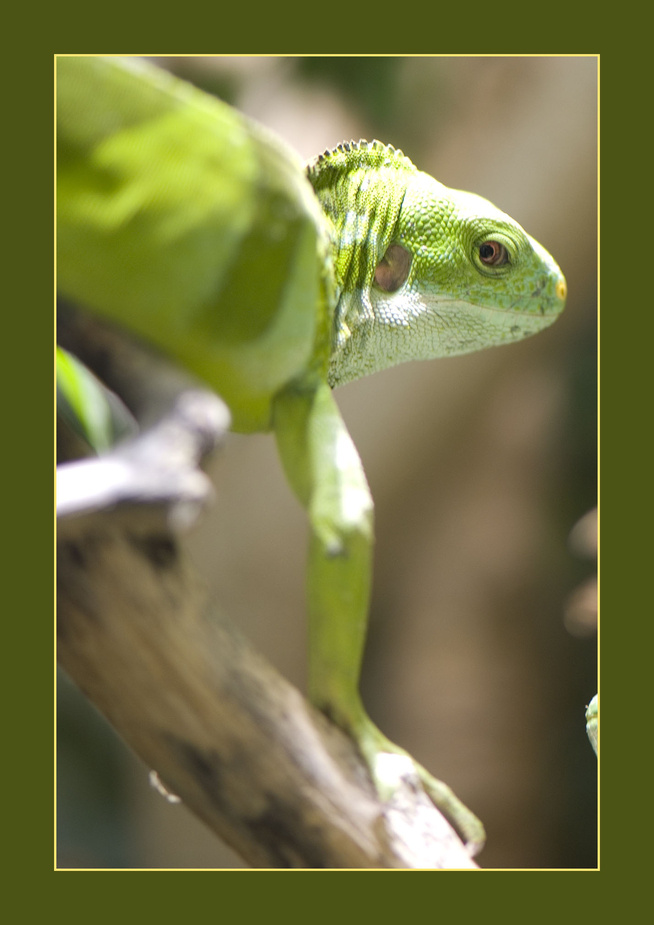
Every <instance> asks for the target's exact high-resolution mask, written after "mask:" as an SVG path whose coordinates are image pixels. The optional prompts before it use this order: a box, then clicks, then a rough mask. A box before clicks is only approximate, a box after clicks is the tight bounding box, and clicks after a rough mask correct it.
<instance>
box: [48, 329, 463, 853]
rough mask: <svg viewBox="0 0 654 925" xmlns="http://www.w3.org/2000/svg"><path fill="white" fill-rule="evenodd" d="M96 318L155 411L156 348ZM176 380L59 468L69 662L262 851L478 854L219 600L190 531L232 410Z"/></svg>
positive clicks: (239, 846) (169, 775)
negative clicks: (275, 662)
mask: <svg viewBox="0 0 654 925" xmlns="http://www.w3.org/2000/svg"><path fill="white" fill-rule="evenodd" d="M85 323H86V322H85ZM78 333H79V332H78ZM97 333H98V332H97V331H95V332H93V331H92V337H91V340H92V341H93V343H94V344H96V345H97V344H98V343H99V342H102V343H103V348H102V351H101V352H102V355H103V357H104V360H103V361H104V362H105V366H106V367H107V368H109V367H111V369H113V370H114V371H115V370H118V369H121V368H122V369H129V370H130V372H129V375H128V376H127V379H128V380H129V385H128V388H127V392H128V393H129V394H130V401H131V405H132V407H133V408H134V407H135V406H139V403H140V406H141V410H143V409H145V410H146V412H147V413H148V414H151V412H152V406H151V404H149V403H148V400H147V397H145V398H144V396H147V394H149V393H152V394H156V396H157V397H156V402H157V403H158V404H159V405H160V400H161V391H158V389H157V387H156V384H157V379H161V376H162V375H163V374H162V373H158V372H157V373H153V370H154V369H155V368H156V367H157V364H158V361H157V362H155V363H154V366H153V365H152V363H153V361H152V358H151V357H149V356H148V358H147V359H145V358H143V359H142V361H138V362H137V361H136V358H137V357H138V350H137V352H136V354H133V355H132V353H131V352H132V351H133V350H135V349H137V348H134V346H133V345H131V344H130V345H128V346H126V347H125V351H123V349H122V347H120V346H118V345H119V344H120V337H119V336H118V335H114V333H113V332H111V333H110V334H109V335H108V338H109V341H111V343H112V347H111V350H109V354H110V355H111V356H110V358H109V359H108V353H107V343H108V341H107V340H104V341H103V340H102V338H103V337H104V334H103V335H101V336H100V337H99V339H98V337H96V334H97ZM114 337H116V338H117V339H116V340H115V341H113V340H112V338H114ZM71 340H74V338H70V339H68V340H67V342H66V343H65V346H68V347H69V349H73V344H72V343H71ZM82 340H83V338H82ZM79 347H80V345H79V343H78V345H77V348H78V353H81V354H83V356H82V358H83V359H84V360H85V361H87V362H88V360H89V356H90V355H91V354H92V353H93V349H89V350H84V349H81V350H80V349H79ZM112 351H113V353H112ZM114 354H115V355H114ZM130 357H131V359H130ZM126 358H127V359H126ZM139 369H140V370H143V371H144V372H145V374H146V377H147V383H139V382H138V380H139V374H138V370H139ZM109 378H111V377H109ZM112 384H114V385H115V383H112ZM130 390H131V391H130ZM168 394H169V398H171V397H172V396H174V398H173V399H172V405H171V407H170V408H169V411H168V413H167V414H166V415H164V417H163V418H160V419H159V421H158V423H157V424H156V425H154V426H153V427H152V428H151V429H150V430H148V431H146V432H145V433H144V434H143V435H142V436H141V437H139V438H137V439H136V440H135V441H133V442H132V443H131V444H129V445H127V446H125V447H123V448H119V449H118V450H116V452H115V453H112V454H110V455H109V456H106V457H102V458H98V459H87V460H83V461H78V462H74V463H70V464H66V465H64V466H62V468H61V480H60V490H59V497H58V501H59V505H60V515H59V516H60V521H59V523H60V527H59V541H58V583H59V588H58V655H59V660H60V663H61V665H62V666H63V668H64V669H65V670H66V671H67V672H68V674H69V675H70V676H71V678H72V679H73V680H74V681H75V682H76V683H77V685H78V686H79V687H80V688H81V689H82V690H83V691H84V692H85V693H86V694H87V696H88V697H89V698H90V700H91V701H92V702H93V703H94V704H95V706H96V707H97V708H98V709H99V710H100V711H101V712H102V713H103V714H104V715H105V716H106V717H107V719H108V720H109V721H110V722H111V723H112V724H113V726H114V727H115V728H116V730H117V731H118V732H119V734H120V735H121V736H122V737H123V738H124V739H125V741H126V742H127V743H128V744H129V745H130V746H131V748H132V749H133V750H134V751H135V752H136V753H137V754H138V755H139V756H140V757H141V758H142V759H143V761H144V762H145V763H146V765H147V766H148V767H149V768H151V769H153V771H155V772H156V774H157V776H158V778H159V779H160V781H161V782H162V783H163V785H164V787H165V788H166V789H167V790H169V791H171V792H172V793H173V794H176V795H177V796H178V797H179V798H180V799H181V800H182V801H183V802H184V803H185V804H186V805H187V806H188V807H189V808H190V809H191V810H192V811H193V812H194V813H195V814H196V815H197V816H198V817H199V818H200V819H202V820H203V821H204V822H205V823H206V824H207V825H208V826H209V827H210V828H211V829H212V830H213V831H214V832H216V834H218V835H219V836H220V837H221V838H222V839H224V841H226V842H227V843H228V844H229V845H230V846H231V847H232V848H233V849H234V850H235V851H237V852H238V853H239V854H240V855H241V857H242V858H243V859H244V861H245V862H246V863H247V864H248V865H250V866H253V867H267V868H281V867H304V868H307V867H308V868H337V869H338V868H363V869H366V868H402V867H409V868H475V867H476V865H475V864H474V862H473V861H472V860H471V859H470V858H469V856H468V854H467V852H466V850H465V848H464V847H463V845H462V843H461V841H460V840H459V838H458V836H457V835H456V833H455V832H454V830H453V829H452V828H451V827H450V825H449V823H448V822H447V821H446V820H445V819H444V818H443V816H442V815H441V814H440V813H439V812H438V810H437V809H436V808H435V807H434V806H433V804H432V803H431V802H430V800H429V799H428V798H427V797H426V795H425V794H424V792H423V790H422V788H421V787H420V786H419V785H418V782H417V780H415V779H414V778H413V776H412V775H413V772H412V771H407V773H406V776H405V777H403V778H402V786H401V787H400V789H399V790H398V792H397V794H396V796H395V797H394V798H393V800H392V801H391V802H390V803H382V802H381V801H380V800H379V799H378V797H377V796H376V794H375V793H374V791H373V788H372V786H371V784H370V781H369V778H368V775H367V772H366V769H365V766H364V765H363V762H362V760H361V758H360V756H359V755H358V753H357V751H356V749H355V747H354V745H353V743H352V742H351V741H350V740H349V739H348V738H347V737H346V736H344V735H343V733H342V732H341V731H340V730H339V729H337V728H336V727H335V726H333V725H332V724H331V723H330V722H329V721H328V720H327V719H326V718H325V717H323V716H322V715H321V714H319V713H317V712H316V711H315V710H313V709H312V708H311V707H310V706H309V705H308V704H307V703H306V701H305V700H304V698H303V697H302V696H301V695H300V694H299V692H298V691H296V690H295V689H294V688H293V687H292V686H291V685H290V684H289V683H288V682H287V681H285V680H284V679H283V678H282V677H281V676H280V675H279V674H278V673H277V672H276V671H275V670H274V669H273V668H272V667H271V666H270V665H269V664H267V663H266V662H265V661H264V660H263V659H262V658H261V657H260V656H258V655H257V654H256V653H255V652H254V651H253V650H252V649H251V647H250V646H249V645H248V644H247V643H246V642H245V641H244V640H243V639H242V638H240V636H239V634H238V633H237V632H236V631H235V629H234V628H233V627H231V626H230V625H229V623H228V622H227V621H226V620H225V619H223V618H222V616H220V615H219V614H218V613H217V612H216V609H215V607H214V605H213V604H212V602H211V601H209V599H208V597H207V594H206V592H205V590H204V586H203V583H202V581H201V579H200V578H199V576H198V575H197V574H196V573H195V571H194V569H193V568H192V566H191V564H190V562H189V560H188V557H187V555H186V553H185V550H184V544H183V540H182V539H181V538H180V533H181V531H182V530H185V529H188V528H189V526H190V525H191V523H192V521H193V519H194V517H195V516H196V514H197V513H198V511H199V510H200V508H201V507H202V505H203V504H204V503H206V501H207V499H208V498H209V497H210V493H211V489H210V486H209V484H208V481H207V479H206V477H205V476H204V475H203V473H202V472H201V471H200V469H199V468H198V463H199V462H200V461H201V459H202V457H203V455H204V454H205V453H206V452H207V451H208V449H210V448H211V447H212V446H214V445H216V444H217V443H218V442H219V441H220V439H221V434H222V431H223V428H224V426H225V422H226V418H225V416H224V413H223V410H222V406H221V405H220V403H219V402H218V401H217V399H216V397H215V396H214V395H213V394H212V393H207V392H198V391H197V390H196V389H192V390H188V389H184V388H183V389H182V391H181V393H180V392H179V391H178V390H176V389H172V388H171V389H170V390H169V393H168ZM134 395H137V396H140V397H138V398H136V399H135V398H134ZM154 417H156V415H154Z"/></svg>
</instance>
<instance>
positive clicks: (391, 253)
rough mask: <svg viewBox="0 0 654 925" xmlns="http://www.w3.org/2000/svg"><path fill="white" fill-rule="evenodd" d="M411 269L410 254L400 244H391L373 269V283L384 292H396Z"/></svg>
mask: <svg viewBox="0 0 654 925" xmlns="http://www.w3.org/2000/svg"><path fill="white" fill-rule="evenodd" d="M410 269H411V253H410V251H408V250H407V249H406V248H405V247H402V245H401V244H391V246H390V247H389V248H388V250H387V251H386V253H385V254H384V256H383V257H382V259H381V260H380V262H379V263H378V264H377V266H376V267H375V282H376V283H377V285H378V286H379V288H380V289H383V290H384V292H397V290H398V289H399V288H400V286H403V285H404V283H405V282H406V280H407V277H408V275H409V270H410Z"/></svg>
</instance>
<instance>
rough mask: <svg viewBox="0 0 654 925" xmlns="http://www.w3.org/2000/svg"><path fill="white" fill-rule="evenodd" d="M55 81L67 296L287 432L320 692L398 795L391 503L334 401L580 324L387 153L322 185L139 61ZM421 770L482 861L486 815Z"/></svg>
mask: <svg viewBox="0 0 654 925" xmlns="http://www.w3.org/2000/svg"><path fill="white" fill-rule="evenodd" d="M58 83H59V103H58V114H59V126H60V137H59V144H60V148H59V155H58V157H59V188H58V239H59V264H58V267H59V269H58V273H59V284H60V288H61V289H62V290H63V292H64V293H65V294H67V295H68V296H70V297H72V298H73V299H75V300H76V301H78V302H81V303H83V304H85V305H86V306H88V307H90V308H92V309H95V310H97V311H100V312H101V313H103V314H105V315H108V316H109V317H111V318H114V319H116V320H118V321H120V322H122V323H123V324H125V325H127V326H128V327H130V328H132V329H133V330H135V331H137V332H138V333H140V334H142V335H145V336H147V337H148V338H149V339H150V340H152V341H154V342H155V343H157V344H158V345H159V346H160V347H162V348H164V349H165V350H166V351H168V352H169V353H170V354H172V355H173V356H174V357H176V358H177V359H179V360H180V361H181V362H183V363H185V364H186V365H188V366H190V367H191V369H192V370H193V371H194V372H195V373H197V374H198V375H200V376H202V377H203V378H205V379H206V380H207V381H208V382H209V383H210V384H211V385H212V386H213V387H214V388H215V389H216V391H217V392H218V393H219V394H220V395H221V396H222V397H223V398H224V399H225V401H226V402H227V404H228V405H229V406H230V409H231V411H232V415H233V420H234V425H235V427H236V429H240V430H243V431H252V430H261V429H272V430H273V431H274V433H275V437H276V440H277V444H278V447H279V451H280V455H281V458H282V461H283V465H284V469H285V472H286V475H287V477H288V480H289V482H290V484H291V486H292V487H293V489H294V491H295V493H296V494H297V496H298V498H299V499H300V501H301V503H302V504H303V505H304V507H305V508H306V511H307V515H308V518H309V523H310V527H311V543H310V554H309V567H308V573H309V574H308V598H309V612H310V695H311V697H312V699H313V701H314V702H315V703H316V704H317V705H318V706H319V707H320V708H321V709H323V710H324V711H325V712H326V713H327V714H328V715H330V716H331V717H332V718H333V719H334V720H335V721H336V722H338V723H339V724H340V725H341V726H342V727H343V728H345V729H346V730H348V731H349V732H350V733H351V734H352V735H353V737H354V738H355V739H356V741H357V742H358V744H359V746H360V748H361V751H362V753H363V755H364V756H365V758H366V760H367V762H368V765H369V767H370V769H371V773H372V776H373V779H374V780H375V782H376V784H377V786H378V788H379V790H380V792H381V793H382V794H384V795H388V793H389V792H390V791H391V790H392V788H393V781H392V780H389V779H388V776H387V771H388V767H389V762H388V760H387V758H388V755H389V754H395V755H404V754H405V753H403V752H402V751H401V750H400V749H397V748H396V747H395V746H394V745H392V744H391V743H390V742H388V740H386V739H385V738H384V737H383V736H382V734H381V733H380V732H379V731H378V730H377V729H376V728H375V727H374V726H373V725H372V723H371V722H370V720H369V719H368V717H367V715H366V713H365V711H364V709H363V707H362V705H361V702H360V699H359V695H358V678H359V672H360V667H361V659H362V654H363V647H364V641H365V630H366V622H367V611H368V603H369V593H370V584H371V569H372V543H373V524H372V510H373V505H372V499H371V497H370V493H369V490H368V486H367V483H366V479H365V475H364V472H363V469H362V466H361V463H360V460H359V457H358V454H357V452H356V449H355V447H354V444H353V443H352V441H351V438H350V436H349V434H348V432H347V430H346V428H345V425H344V423H343V421H342V419H341V417H340V413H339V411H338V408H337V406H336V403H335V401H334V398H333V396H332V387H333V386H336V385H340V384H342V383H345V382H348V381H351V380H353V379H356V378H358V377H360V376H363V375H366V374H368V373H372V372H375V371H377V370H380V369H384V368H387V367H389V366H393V365H395V364H397V363H400V362H403V361H405V360H409V359H427V358H432V357H443V356H449V355H452V354H458V353H465V352H468V351H471V350H476V349H480V348H483V347H487V346H491V345H493V344H504V343H508V342H510V341H515V340H519V339H520V338H522V337H525V336H527V335H529V334H532V333H534V332H536V331H538V330H540V329H542V328H544V327H545V326H546V325H548V324H550V323H551V322H552V321H553V320H554V319H555V318H556V317H557V315H558V314H559V312H560V311H561V310H562V308H563V305H564V299H565V282H564V279H563V276H562V275H561V272H560V270H559V269H558V267H557V266H556V264H555V263H554V261H553V260H552V258H551V257H550V256H549V255H548V254H547V253H546V252H545V251H544V250H543V248H542V247H540V245H538V244H537V243H536V242H535V241H533V240H532V239H531V238H529V236H528V235H526V234H525V232H524V231H523V230H522V229H521V228H520V226H519V225H517V224H516V223H515V222H513V221H512V220H511V219H510V218H509V217H508V216H506V215H504V214H503V213H501V212H499V211H498V210H497V209H496V208H495V207H494V206H492V205H491V204H490V203H488V202H486V201H485V200H483V199H481V198H479V197H477V196H474V195H472V194H470V193H463V192H458V191H453V190H449V189H447V188H446V187H444V186H443V185H442V184H440V183H438V182H437V181H436V180H434V179H432V178H431V177H429V176H428V175H427V174H424V173H422V172H420V171H418V170H417V169H416V168H415V167H414V166H413V164H412V163H411V162H410V161H409V159H408V158H406V157H405V156H404V155H403V154H402V153H401V152H400V151H398V150H395V149H394V148H392V147H388V146H385V145H383V144H381V143H380V142H376V141H375V142H371V143H366V142H359V143H349V144H343V145H340V146H339V147H338V148H336V149H334V150H333V151H330V152H325V153H324V154H323V155H320V156H319V157H318V158H316V159H315V160H314V161H313V162H312V163H311V164H310V165H309V166H308V167H307V170H306V174H304V172H303V171H302V168H301V165H300V164H299V162H298V161H297V157H296V156H295V155H294V154H293V152H292V151H289V150H288V149H287V148H286V147H285V146H283V145H282V144H281V143H280V142H279V141H278V140H277V139H275V138H273V137H271V135H270V133H268V132H266V131H265V130H262V129H261V128H260V127H259V126H256V125H255V124H253V123H250V122H248V121H247V120H246V119H244V117H243V116H241V115H240V114H239V113H237V112H236V111H235V110H232V109H231V108H230V107H227V106H225V105H224V104H221V103H219V102H218V101H216V100H213V99H211V98H209V97H207V96H205V95H204V94H202V93H200V92H199V91H197V90H194V89H193V88H191V87H189V86H188V85H186V84H183V83H182V82H180V81H177V80H175V79H173V78H171V77H170V76H167V75H163V74H161V73H160V72H159V71H156V70H154V69H151V68H146V67H144V66H143V65H142V64H137V65H135V64H133V63H128V64H125V62H124V61H121V60H116V59H111V60H109V61H106V60H103V59H96V58H81V59H80V58H64V59H61V60H60V61H59V68H58ZM307 177H308V181H309V182H307ZM312 188H313V191H314V192H315V195H314V194H313V192H312ZM318 203H319V204H320V206H319V205H318ZM405 759H406V760H405V766H406V763H408V762H409V761H410V759H409V758H408V756H405ZM391 764H392V762H391ZM414 767H415V768H416V770H417V772H418V774H419V775H420V778H421V780H422V782H423V784H424V786H425V787H426V789H427V791H428V792H429V793H430V795H431V796H432V798H433V799H434V801H435V802H436V803H437V804H438V805H440V806H441V807H442V808H444V809H445V811H446V812H447V814H448V815H449V816H450V818H452V819H453V820H454V821H455V822H456V823H457V824H458V826H459V828H460V829H461V830H462V831H463V832H464V834H465V836H466V838H467V839H468V840H469V841H470V842H471V844H472V845H473V846H474V845H476V846H478V844H479V842H480V841H481V839H482V836H481V834H480V832H481V829H480V827H479V826H478V824H477V823H476V820H474V817H472V816H471V814H470V813H469V812H468V811H467V810H466V809H465V807H462V806H461V804H459V803H458V801H456V798H454V797H453V795H452V794H451V792H450V791H449V790H448V789H447V788H445V787H444V785H441V784H440V783H439V782H437V781H435V780H434V779H433V778H431V777H430V776H429V775H428V774H427V772H426V771H425V770H424V769H422V768H421V767H420V766H419V765H416V764H415V763H414Z"/></svg>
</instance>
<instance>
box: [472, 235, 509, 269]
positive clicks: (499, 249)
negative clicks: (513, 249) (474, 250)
mask: <svg viewBox="0 0 654 925" xmlns="http://www.w3.org/2000/svg"><path fill="white" fill-rule="evenodd" d="M479 259H480V260H481V262H482V263H483V264H485V265H486V266H487V267H501V266H502V265H503V264H505V263H508V260H509V254H508V251H507V249H506V247H505V246H504V245H503V244H500V242H499V241H484V243H483V244H480V245H479Z"/></svg>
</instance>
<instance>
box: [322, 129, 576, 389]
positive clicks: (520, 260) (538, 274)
mask: <svg viewBox="0 0 654 925" xmlns="http://www.w3.org/2000/svg"><path fill="white" fill-rule="evenodd" d="M364 145H365V143H360V144H359V145H358V146H353V145H351V146H350V151H353V152H356V154H357V159H356V169H355V170H353V171H352V172H351V173H350V174H349V182H350V183H353V184H355V185H356V193H354V192H353V191H352V190H351V189H350V191H349V194H348V196H347V198H346V197H344V196H343V192H342V191H343V188H344V185H345V182H346V181H345V175H346V174H347V171H346V170H344V169H343V166H342V165H340V164H339V167H340V171H339V177H338V180H339V187H340V189H339V190H338V192H337V195H336V196H334V195H333V194H332V197H331V200H330V209H331V217H332V220H333V221H334V225H335V227H336V231H337V237H338V235H340V236H341V237H342V238H343V240H344V244H345V245H346V247H345V250H346V252H348V253H349V252H351V251H352V246H353V242H352V240H351V239H352V231H351V229H352V228H353V227H356V228H357V230H358V241H357V242H356V243H357V245H358V250H359V252H358V253H357V255H356V259H357V272H356V274H352V273H351V272H348V267H343V262H342V257H341V258H340V259H341V264H340V266H339V265H338V260H339V257H337V267H338V269H339V274H340V277H341V279H342V280H343V285H342V289H341V292H340V298H339V305H338V307H337V311H336V316H335V330H334V350H333V356H332V361H331V367H330V381H331V383H332V384H333V385H337V384H341V383H344V382H348V381H350V380H352V379H356V378H359V377H360V376H363V375H366V374H368V373H372V372H375V371H377V370H380V369H385V368H388V367H389V366H393V365H395V364H397V363H401V362H404V361H405V360H412V359H414V360H415V359H430V358H434V357H444V356H451V355H454V354H461V353H469V352H471V351H473V350H479V349H482V348H484V347H490V346H493V345H498V344H506V343H510V342H513V341H517V340H521V339H522V338H524V337H527V336H529V335H530V334H534V333H536V332H537V331H540V330H542V329H543V328H545V327H547V326H548V325H549V324H551V323H552V322H553V321H554V320H555V319H556V317H557V316H558V315H559V314H560V313H561V311H562V310H563V307H564V304H565V297H566V283H565V279H564V277H563V274H562V273H561V270H560V269H559V267H558V266H557V264H556V263H555V261H554V260H553V258H552V257H551V256H550V255H549V254H548V253H547V251H546V250H545V249H544V248H543V247H542V246H541V245H540V244H538V242H537V241H535V240H534V239H533V238H532V237H530V236H529V235H528V234H527V233H526V232H525V231H524V229H523V228H521V226H520V225H519V224H518V223H517V222H515V221H514V220H513V219H512V218H510V217H509V216H508V215H506V214H505V213H503V212H501V211H500V210H499V209H497V208H496V207H495V206H494V205H493V204H492V203H490V202H488V201H487V200H486V199H483V198H482V197H481V196H476V195H474V194H473V193H467V192H463V191H460V190H452V189H449V188H448V187H446V186H444V185H443V184H442V183H439V182H438V181H436V180H434V179H433V177H431V176H429V175H428V174H426V173H423V172H421V171H418V170H416V168H415V167H414V166H413V164H412V163H411V162H410V161H409V159H408V158H406V157H404V156H403V155H402V154H401V152H397V151H395V149H387V150H388V151H389V155H388V158H387V159H386V161H385V162H381V163H380V157H379V153H380V147H381V146H380V145H379V143H376V142H373V143H372V144H371V145H368V146H364ZM353 163H354V160H353ZM392 185H394V186H395V188H394V189H393V193H392V197H391V196H389V186H392ZM332 191H333V187H332ZM398 191H399V192H398ZM339 199H342V200H343V202H344V203H345V202H346V203H347V209H346V214H345V215H343V216H340V215H338V212H337V206H338V201H339ZM391 199H392V201H393V202H394V203H396V206H395V208H394V213H393V216H392V221H389V214H388V212H389V202H390V201H391ZM366 210H368V213H369V214H368V215H367V216H365V215H364V214H363V213H365V211H366ZM380 211H381V212H383V213H384V222H383V230H382V223H379V222H377V221H376V214H377V213H378V212H380ZM355 218H356V220H355ZM364 232H365V233H364ZM353 280H356V283H355V284H353V282H352V281H353Z"/></svg>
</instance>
